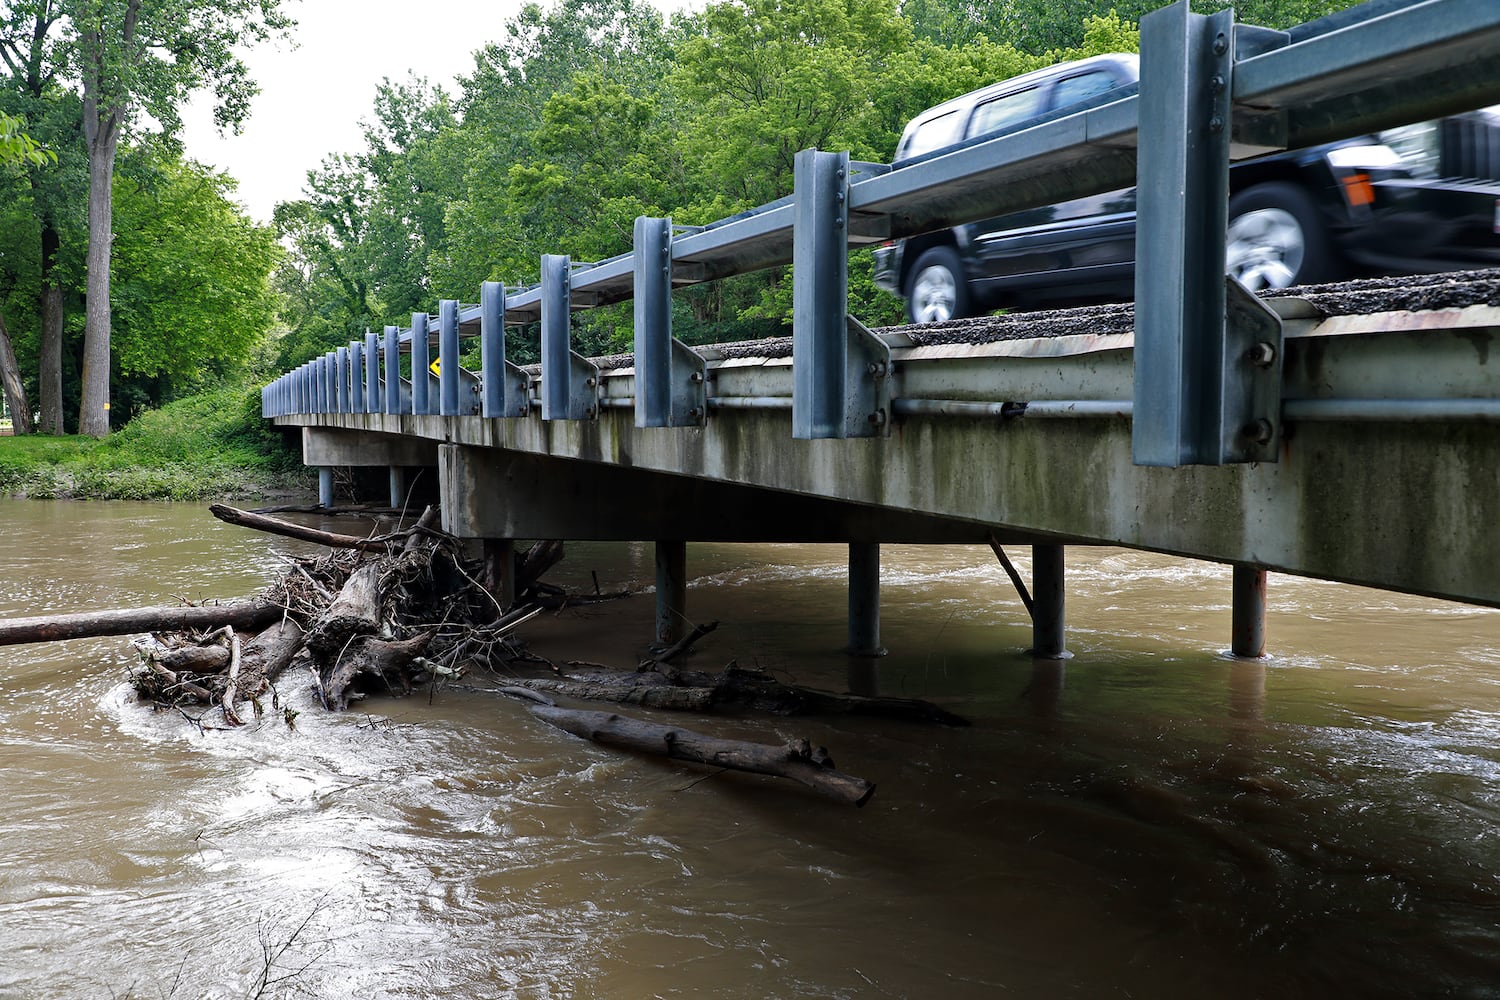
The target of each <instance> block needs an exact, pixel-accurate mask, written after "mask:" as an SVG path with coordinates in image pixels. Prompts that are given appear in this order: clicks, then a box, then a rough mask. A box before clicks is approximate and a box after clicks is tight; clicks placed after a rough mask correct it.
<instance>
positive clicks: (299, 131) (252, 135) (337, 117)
mask: <svg viewBox="0 0 1500 1000" xmlns="http://www.w3.org/2000/svg"><path fill="white" fill-rule="evenodd" d="M522 2H523V0H419V2H417V3H412V2H410V0H301V2H298V3H291V4H288V8H289V9H290V11H291V13H292V15H293V16H294V17H295V18H296V19H297V22H298V25H297V28H296V31H295V34H294V40H295V42H296V46H297V47H296V48H291V47H290V46H289V45H286V44H283V45H280V46H278V47H273V46H270V45H262V46H261V47H259V48H257V49H255V50H253V51H251V52H250V53H248V55H247V58H246V62H248V63H249V65H250V70H251V73H252V75H253V76H254V78H255V80H256V82H257V83H259V84H260V88H261V93H260V96H258V97H257V98H256V99H255V103H254V105H253V109H252V113H251V116H250V120H249V121H248V122H247V123H246V124H245V128H244V131H243V132H242V133H241V134H240V135H237V136H227V137H221V136H219V135H218V133H217V131H216V130H215V128H214V123H213V114H212V106H211V105H210V104H209V102H207V101H204V100H202V99H199V100H196V101H195V102H194V103H193V104H192V105H190V106H189V107H188V109H187V111H186V113H185V114H184V126H185V129H184V136H183V138H184V142H185V144H186V147H187V154H188V156H190V157H192V158H193V159H195V160H198V161H199V162H201V163H207V164H211V165H212V166H215V167H217V168H219V169H220V170H224V171H227V172H228V173H229V174H230V175H232V176H233V177H235V178H236V179H238V180H239V182H240V187H239V197H240V200H241V201H243V202H244V203H245V205H246V207H247V208H248V209H249V210H250V214H251V215H252V216H253V217H254V218H256V219H258V220H260V221H262V222H269V221H270V219H271V209H272V208H273V207H274V206H275V204H276V203H277V202H278V201H286V200H289V199H292V198H296V197H298V195H299V193H300V192H301V190H302V185H303V183H304V181H305V180H306V178H307V171H308V170H310V169H313V168H315V167H317V166H319V165H320V164H321V163H322V161H323V158H324V157H326V156H328V155H329V154H330V153H346V152H354V151H356V150H357V149H358V148H359V145H360V131H359V121H360V119H362V118H367V117H369V114H370V108H371V105H372V103H373V102H374V98H375V88H376V86H377V85H378V84H379V83H380V81H381V79H382V78H383V77H390V78H391V79H392V80H396V81H404V80H406V78H407V75H408V73H410V72H411V71H413V70H415V71H416V72H417V73H418V74H419V75H422V76H425V77H427V78H428V79H429V80H430V81H431V82H433V83H438V84H441V85H442V86H443V87H445V88H446V89H448V90H449V91H450V92H452V91H453V89H454V88H453V81H454V78H455V77H456V76H458V75H459V74H468V73H469V72H471V71H472V69H473V67H474V60H473V58H472V53H473V52H474V50H475V49H477V48H479V47H480V46H482V45H484V44H485V43H486V42H489V41H495V40H498V39H500V38H502V37H503V34H504V26H505V23H506V22H507V21H508V20H510V19H511V18H512V17H513V16H514V15H515V13H516V11H517V10H519V9H520V7H521V4H522ZM655 5H656V6H658V7H660V8H662V9H664V10H675V9H680V8H681V7H683V6H685V5H686V4H685V3H683V2H682V0H655Z"/></svg>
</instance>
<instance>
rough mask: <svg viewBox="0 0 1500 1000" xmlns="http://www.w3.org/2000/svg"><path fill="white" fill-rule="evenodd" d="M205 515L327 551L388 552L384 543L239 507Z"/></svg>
mask: <svg viewBox="0 0 1500 1000" xmlns="http://www.w3.org/2000/svg"><path fill="white" fill-rule="evenodd" d="M208 512H209V513H210V514H212V515H213V516H214V517H217V518H218V519H219V520H221V521H223V522H224V523H225V524H233V525H236V526H238V527H241V528H254V529H255V530H256V531H265V532H268V533H270V534H272V535H282V536H283V537H286V538H298V539H301V540H302V541H304V542H315V543H317V544H318V545H327V546H329V547H330V548H336V549H359V550H361V551H363V552H385V551H386V549H387V546H386V543H385V542H383V541H380V540H379V539H376V538H360V537H358V536H356V535H339V534H335V533H334V532H331V531H320V530H319V529H317V528H309V527H307V526H306V525H302V524H294V523H293V522H291V521H284V520H282V519H281V518H279V517H267V516H266V515H264V514H253V513H251V512H250V511H248V510H240V509H239V508H238V507H230V506H228V505H226V504H222V503H216V504H212V505H210V506H209V508H208Z"/></svg>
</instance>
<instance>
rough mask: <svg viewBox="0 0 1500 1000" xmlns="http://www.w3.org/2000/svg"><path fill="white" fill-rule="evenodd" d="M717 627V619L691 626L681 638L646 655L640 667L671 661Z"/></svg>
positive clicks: (647, 667) (644, 668) (649, 666)
mask: <svg viewBox="0 0 1500 1000" xmlns="http://www.w3.org/2000/svg"><path fill="white" fill-rule="evenodd" d="M718 627H719V623H718V621H717V620H715V621H711V622H709V623H708V624H706V625H695V626H693V630H692V631H691V632H689V633H688V634H687V635H685V636H683V637H682V638H681V639H678V640H677V641H676V642H674V643H673V644H672V645H670V646H668V647H667V648H666V649H664V650H662V651H661V652H660V653H657V654H656V655H655V656H650V657H647V658H646V659H645V660H644V661H643V662H642V663H641V669H642V670H647V669H650V668H651V667H652V666H653V665H654V664H657V663H671V662H672V661H673V660H675V659H676V658H677V657H679V656H681V655H682V654H683V653H686V652H687V651H688V650H689V649H692V648H693V643H695V642H697V641H698V640H699V639H701V638H703V637H704V636H705V635H708V633H710V632H712V631H713V630H714V629H716V628H718Z"/></svg>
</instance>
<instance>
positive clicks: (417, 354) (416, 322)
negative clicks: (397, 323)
mask: <svg viewBox="0 0 1500 1000" xmlns="http://www.w3.org/2000/svg"><path fill="white" fill-rule="evenodd" d="M427 319H428V315H427V313H412V314H411V412H413V413H416V414H424V413H431V412H432V394H431V393H430V392H429V391H428V389H429V388H430V385H429V379H428V375H429V374H431V373H430V372H428V370H427V366H428V365H430V364H431V363H432V359H431V358H429V357H428V342H427Z"/></svg>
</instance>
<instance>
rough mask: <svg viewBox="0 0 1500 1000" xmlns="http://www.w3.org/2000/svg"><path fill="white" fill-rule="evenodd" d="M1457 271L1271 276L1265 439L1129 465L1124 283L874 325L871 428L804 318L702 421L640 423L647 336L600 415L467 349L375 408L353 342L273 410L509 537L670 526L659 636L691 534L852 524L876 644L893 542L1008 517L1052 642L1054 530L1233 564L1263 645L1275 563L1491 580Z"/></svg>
mask: <svg viewBox="0 0 1500 1000" xmlns="http://www.w3.org/2000/svg"><path fill="white" fill-rule="evenodd" d="M1449 284H1450V286H1451V287H1450V288H1449V289H1448V290H1447V292H1446V300H1447V301H1451V302H1456V303H1462V302H1474V301H1477V302H1479V303H1481V304H1472V305H1453V306H1447V307H1438V308H1428V309H1422V310H1415V311H1413V310H1406V309H1395V310H1388V311H1378V312H1373V313H1356V314H1348V315H1333V316H1327V315H1324V310H1325V309H1327V308H1329V307H1328V305H1327V304H1326V301H1327V300H1329V299H1336V298H1337V297H1335V296H1323V297H1319V296H1313V297H1311V298H1295V297H1290V298H1280V299H1272V300H1270V302H1271V305H1272V308H1273V309H1274V310H1275V312H1276V313H1277V315H1279V316H1280V317H1281V318H1282V321H1283V324H1284V332H1285V337H1284V340H1283V343H1284V351H1285V363H1284V365H1283V369H1282V371H1283V382H1282V403H1281V423H1282V424H1283V427H1284V430H1283V433H1282V434H1281V435H1280V444H1279V454H1278V455H1277V456H1276V457H1277V460H1276V461H1274V462H1255V463H1245V464H1235V465H1223V466H1190V467H1182V468H1175V469H1173V468H1157V467H1150V466H1141V465H1136V464H1134V463H1133V461H1132V453H1131V423H1132V420H1131V415H1132V409H1133V404H1132V400H1131V390H1132V354H1133V340H1134V334H1133V332H1132V330H1131V328H1130V323H1131V319H1132V312H1131V310H1130V309H1129V308H1128V307H1117V308H1113V309H1111V308H1103V309H1092V310H1073V311H1067V312H1060V313H1051V314H1037V315H1035V316H1031V317H1028V316H1024V315H1022V316H1015V317H997V318H995V319H991V320H981V321H972V322H970V323H967V324H957V325H954V326H953V327H951V328H947V329H944V330H941V331H932V330H930V329H927V328H912V327H906V328H898V329H894V330H889V331H881V332H879V333H877V334H876V335H875V337H876V339H878V340H879V341H880V342H881V343H883V344H885V345H886V346H887V347H888V348H889V351H890V368H889V371H888V373H886V374H884V375H883V376H882V378H883V379H884V380H885V381H886V382H888V383H889V384H888V386H887V387H886V389H885V390H884V391H885V392H886V395H885V397H884V400H885V404H886V405H885V412H884V414H880V413H875V412H872V413H871V414H870V415H869V418H870V419H872V425H874V426H878V429H879V433H877V434H874V435H873V436H869V437H863V438H852V439H837V438H834V439H818V440H800V439H796V438H794V437H793V435H792V430H793V428H792V408H793V396H794V384H793V383H794V373H793V365H792V356H791V355H792V343H791V342H790V341H766V342H754V343H748V344H732V345H718V346H715V347H707V348H700V349H698V351H697V352H696V355H697V356H698V357H700V358H701V359H702V362H703V382H702V383H701V384H702V386H703V390H704V391H703V399H704V401H705V405H706V412H705V415H704V417H703V419H702V421H701V424H700V423H697V422H695V423H693V425H691V426H680V427H642V426H638V423H639V421H638V420H637V419H636V416H637V414H636V410H637V403H638V393H639V391H640V389H641V380H640V378H639V377H638V373H637V370H636V368H635V367H634V363H633V362H634V359H633V358H615V359H598V360H597V367H596V369H595V368H593V367H592V365H591V370H595V371H596V374H594V375H590V376H588V379H587V380H592V381H593V383H594V384H593V385H592V386H585V388H586V389H587V390H588V391H589V392H591V393H593V396H592V397H591V398H592V400H593V401H592V402H591V403H590V405H589V406H588V407H586V408H585V409H587V410H591V411H592V416H587V415H586V416H584V417H583V418H581V419H576V420H560V419H553V420H548V419H545V418H544V415H543V412H542V411H543V407H542V405H541V403H542V400H541V395H542V380H541V372H540V370H532V371H529V372H522V373H521V375H520V376H519V378H520V379H521V380H522V381H523V382H524V383H525V388H526V403H525V404H524V409H525V415H513V416H506V417H484V416H481V415H479V413H478V411H479V410H481V409H482V406H481V399H480V397H481V395H482V392H481V384H480V381H479V379H478V378H477V377H476V376H473V375H471V374H469V373H463V375H462V377H461V378H459V379H458V382H459V384H460V386H461V387H462V392H461V394H460V399H459V406H458V408H459V409H460V410H462V412H458V413H454V414H451V415H447V416H443V415H438V414H421V413H414V412H411V411H412V396H413V393H412V387H411V386H410V385H409V384H405V380H402V379H399V376H398V382H397V386H398V389H399V393H400V394H399V398H398V401H397V402H398V405H397V407H396V408H395V409H396V412H377V413H371V412H368V411H367V405H366V404H365V403H364V401H363V399H361V398H360V397H363V396H368V395H370V393H369V392H367V391H365V390H368V389H370V388H371V387H373V390H374V393H373V395H374V398H375V399H377V400H381V401H384V400H386V399H387V396H388V395H389V392H388V390H389V385H388V384H387V382H386V381H385V380H383V379H379V378H377V379H376V380H375V381H373V382H370V381H369V380H368V379H365V378H364V376H366V375H367V374H368V372H366V371H361V370H359V369H357V368H356V367H355V366H352V365H348V364H346V366H345V369H344V373H343V374H342V375H341V376H340V375H339V374H338V373H337V372H336V371H335V378H342V379H343V381H342V382H340V383H339V384H337V385H335V386H333V387H332V392H331V395H332V399H333V401H332V403H331V404H327V403H326V402H323V403H320V402H317V401H314V400H308V401H306V402H304V403H303V404H300V405H299V404H296V403H293V404H292V405H291V406H290V409H291V410H292V411H293V412H287V413H283V414H280V415H277V416H275V418H274V419H275V420H276V422H277V423H278V424H280V425H282V426H299V427H301V428H302V429H303V445H304V461H305V462H306V463H307V464H308V465H312V466H318V467H320V468H323V469H325V470H326V469H328V468H330V467H334V466H389V467H391V469H392V482H393V484H395V485H393V493H392V501H393V503H395V502H398V501H399V500H400V499H401V498H400V496H399V495H398V494H399V492H400V489H401V485H400V484H401V483H402V482H404V481H405V477H407V476H409V475H410V474H411V472H412V470H413V469H414V467H426V468H429V469H432V470H433V474H435V475H436V476H437V478H438V481H439V483H440V484H441V493H442V504H443V522H444V527H445V529H447V530H448V531H451V532H453V533H454V534H456V535H458V536H460V537H464V538H472V539H483V540H485V541H487V542H489V543H491V545H492V548H493V550H494V551H495V552H496V553H497V554H503V553H504V552H505V551H507V550H508V549H509V547H510V546H511V545H512V544H513V542H514V540H517V539H532V538H563V539H614V540H654V541H655V542H656V543H657V565H658V584H659V586H658V598H657V603H658V608H657V624H658V636H657V638H658V639H659V640H663V641H665V640H668V639H670V638H672V636H673V635H674V634H675V630H676V627H677V623H678V622H680V621H681V620H682V616H681V614H680V613H679V612H681V611H682V610H684V604H683V602H684V600H685V595H684V582H685V579H686V566H685V551H686V549H685V543H687V542H689V541H710V540H715V541H815V542H845V543H848V544H849V547H850V558H849V566H850V627H849V636H848V642H849V647H850V648H851V649H852V650H854V651H856V652H873V651H875V650H877V649H878V648H879V644H880V643H879V610H878V607H879V603H878V602H879V598H878V594H879V589H878V588H879V582H878V581H879V545H880V544H881V543H883V542H905V543H970V544H973V543H981V544H982V543H986V542H989V541H991V540H993V541H995V542H998V543H1000V544H1001V545H1031V546H1032V547H1033V552H1034V557H1035V558H1034V559H1033V565H1034V571H1033V572H1034V579H1033V581H1032V589H1033V590H1034V592H1035V601H1036V606H1035V635H1034V649H1035V652H1036V653H1037V654H1038V655H1063V654H1064V652H1065V649H1066V643H1065V636H1064V631H1063V626H1064V593H1065V585H1064V578H1063V574H1064V547H1065V546H1067V545H1079V544H1090V545H1095V544H1106V545H1119V546H1126V547H1131V548H1141V549H1150V550H1154V551H1159V552H1165V553H1171V554H1175V555H1180V556H1185V557H1189V558H1194V559H1207V560H1214V561H1218V562H1225V563H1231V564H1233V565H1234V566H1235V567H1236V574H1235V591H1236V593H1235V597H1234V607H1235V635H1234V637H1233V648H1234V649H1235V650H1236V651H1237V652H1240V653H1242V654H1246V655H1256V654H1258V653H1260V652H1261V651H1262V649H1263V643H1264V639H1263V635H1264V631H1263V615H1264V601H1265V589H1264V571H1265V570H1267V569H1272V570H1277V571H1281V572H1287V573H1294V574H1300V575H1306V576H1313V577H1319V578H1324V579H1330V580H1339V581H1344V582H1349V583H1356V584H1362V585H1366V586H1372V587H1380V588H1386V589H1391V590H1399V591H1407V592H1411V593H1418V594H1424V595H1429V596H1434V597H1441V598H1447V599H1452V600H1458V601H1466V602H1471V603H1475V604H1485V605H1490V606H1500V528H1497V526H1500V307H1497V306H1495V305H1488V304H1482V303H1484V302H1487V301H1497V300H1500V287H1497V283H1496V282H1494V281H1484V280H1480V281H1475V282H1472V283H1469V284H1465V285H1455V284H1452V283H1449ZM1320 300H1322V301H1323V302H1324V304H1323V305H1321V306H1320V304H1319V302H1320ZM1398 301H1399V300H1398ZM1431 302H1432V299H1431V297H1430V296H1424V304H1431ZM1038 334H1045V335H1038ZM418 353H419V354H420V353H421V351H420V349H419V352H418ZM374 370H375V368H374V367H369V371H374ZM416 370H417V371H418V372H419V373H420V372H423V368H422V367H418V368H416ZM424 374H425V373H424ZM362 380H363V381H364V382H365V384H363V385H361V384H360V383H361V381H362ZM427 381H428V382H429V384H428V385H427V386H419V389H421V388H426V389H427V390H428V391H429V393H430V395H431V397H433V398H436V397H438V396H439V395H440V394H441V392H442V385H441V380H440V379H438V378H435V377H432V376H430V375H429V376H428V377H427ZM356 390H359V391H356ZM420 394H421V393H420V392H419V393H418V395H420ZM324 395H325V396H327V395H329V393H326V392H325V393H324ZM356 402H358V403H359V404H360V405H359V406H356V405H355V403H356ZM512 405H513V406H514V409H515V412H516V413H517V414H519V413H520V411H521V409H522V404H521V403H519V402H516V403H513V404H512ZM324 409H327V410H332V411H334V412H315V411H319V410H324ZM341 410H342V411H343V412H339V411H341ZM355 410H360V411H361V412H353V411H355ZM325 502H326V501H325ZM996 599H997V600H998V599H1002V595H996Z"/></svg>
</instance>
